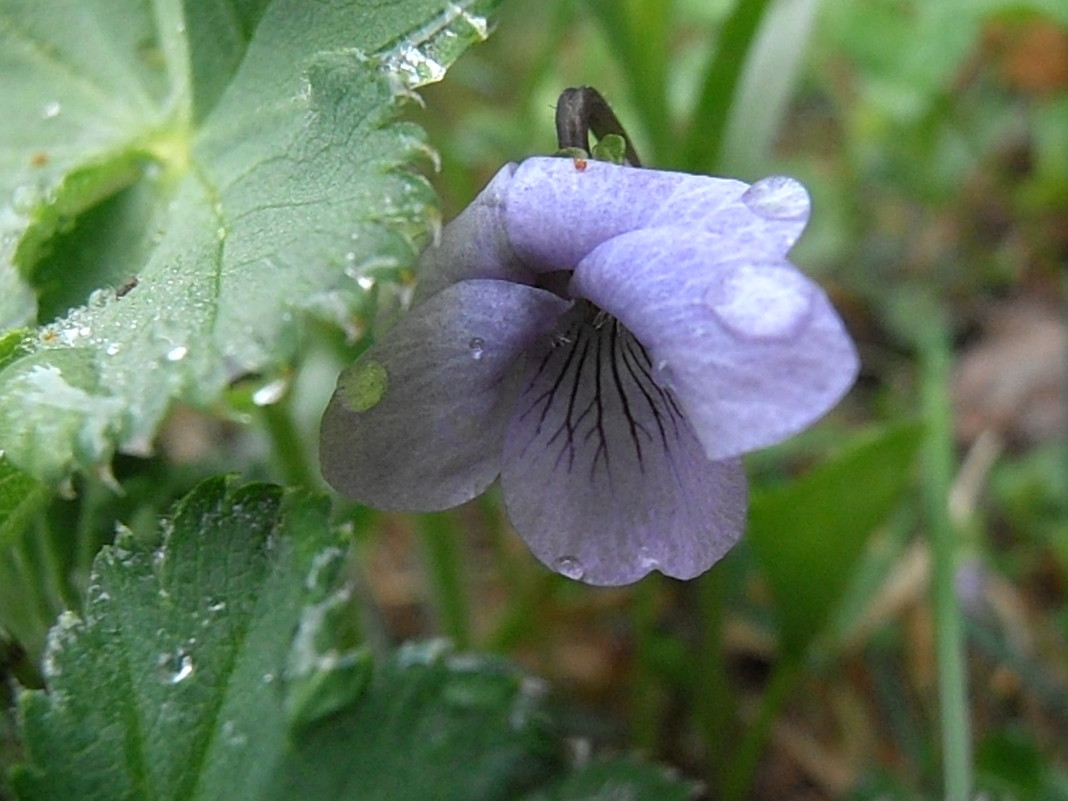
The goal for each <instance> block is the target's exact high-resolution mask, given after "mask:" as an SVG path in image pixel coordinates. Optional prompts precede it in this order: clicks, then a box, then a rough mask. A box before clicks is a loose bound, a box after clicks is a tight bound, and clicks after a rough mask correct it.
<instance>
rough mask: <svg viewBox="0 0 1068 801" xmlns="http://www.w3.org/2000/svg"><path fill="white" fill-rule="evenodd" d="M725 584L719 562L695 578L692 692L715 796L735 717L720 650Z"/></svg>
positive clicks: (720, 787) (722, 776)
mask: <svg viewBox="0 0 1068 801" xmlns="http://www.w3.org/2000/svg"><path fill="white" fill-rule="evenodd" d="M725 584H726V573H725V571H724V569H723V566H722V565H721V566H719V567H717V568H715V569H713V570H710V571H708V572H707V573H705V575H703V576H702V577H701V578H700V580H699V581H698V582H697V592H698V597H697V606H698V609H699V610H700V615H701V627H702V630H701V643H700V646H699V650H698V654H697V670H696V671H695V675H696V676H697V683H696V684H695V686H694V689H693V693H694V698H695V699H696V704H697V706H696V713H695V714H696V715H697V717H698V723H699V726H700V730H701V732H702V734H703V736H704V740H705V753H706V754H708V770H709V774H710V777H711V781H712V785H713V787H715V788H717V789H718V790H719V791H720V792H719V793H716V794H715V795H716V797H717V798H718V797H720V796H721V795H722V790H723V788H724V785H725V781H726V776H727V773H726V769H727V764H728V762H729V760H730V757H731V745H732V744H733V743H734V742H735V740H734V734H735V724H736V720H737V719H736V717H735V716H736V714H737V710H736V709H735V703H734V697H733V695H731V686H730V680H729V677H728V674H727V660H726V657H725V654H724V651H723V630H724V625H723V624H724V619H725V617H726V615H725V614H724V598H725V597H726V586H725Z"/></svg>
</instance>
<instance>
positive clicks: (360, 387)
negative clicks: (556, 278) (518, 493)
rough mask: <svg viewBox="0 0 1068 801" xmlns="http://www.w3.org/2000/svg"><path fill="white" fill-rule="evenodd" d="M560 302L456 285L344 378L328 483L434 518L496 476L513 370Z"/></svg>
mask: <svg viewBox="0 0 1068 801" xmlns="http://www.w3.org/2000/svg"><path fill="white" fill-rule="evenodd" d="M568 306H569V303H568V302H567V301H564V300H561V299H560V298H559V297H557V296H556V295H553V294H552V293H550V292H546V291H544V290H540V289H535V288H533V287H528V286H523V285H521V284H514V283H509V282H506V281H482V280H476V281H463V282H460V283H458V284H454V285H453V286H451V287H448V288H446V289H443V290H441V291H440V292H438V293H437V294H435V295H434V296H432V297H431V298H429V299H427V300H426V301H425V302H424V303H422V304H420V305H419V306H417V307H415V308H414V309H412V311H411V312H409V313H408V314H407V315H406V316H404V317H403V318H401V320H400V321H399V322H398V323H397V324H396V325H395V326H394V327H393V328H391V329H390V330H389V331H387V332H386V333H385V335H383V336H382V337H381V338H380V339H379V340H378V342H376V343H375V344H374V345H372V346H371V347H370V348H368V349H367V351H365V352H364V353H363V354H362V355H361V356H360V358H359V359H358V360H357V361H356V362H355V363H354V364H353V365H352V366H350V367H349V368H348V369H346V370H345V372H344V373H342V375H341V378H339V379H338V389H337V391H336V392H335V393H334V397H333V398H332V399H331V401H330V405H329V406H328V408H327V410H326V413H325V415H324V416H323V422H322V427H321V432H320V459H321V462H322V467H323V475H324V477H325V478H326V480H327V481H328V482H329V483H330V484H331V486H333V487H334V488H335V489H337V490H338V491H339V492H341V493H342V494H344V495H347V496H349V497H351V498H353V499H354V500H357V501H360V502H361V503H365V504H368V505H369V506H375V507H377V508H380V509H391V510H395V511H434V510H438V509H446V508H449V507H452V506H456V505H458V504H460V503H463V502H465V501H468V500H470V499H471V498H474V497H475V496H476V495H478V494H479V493H481V492H482V491H484V490H485V489H486V487H487V486H489V484H490V483H491V482H492V481H493V480H494V478H496V476H497V474H498V472H499V469H500V461H501V444H502V441H503V435H504V426H505V423H506V421H507V419H508V416H509V414H510V412H511V409H512V407H513V405H514V400H515V386H514V381H512V382H510V381H509V374H510V373H512V374H513V375H514V372H515V371H514V369H513V367H514V365H515V363H516V361H517V359H518V357H519V355H520V354H521V353H522V351H523V350H524V349H525V348H527V347H528V346H529V345H530V344H531V343H532V342H533V341H534V340H535V339H537V338H539V337H544V336H546V334H547V332H548V331H549V330H551V329H552V328H553V327H554V325H555V324H556V322H557V321H558V318H559V317H560V315H561V314H563V313H564V312H565V311H566V310H567V308H568Z"/></svg>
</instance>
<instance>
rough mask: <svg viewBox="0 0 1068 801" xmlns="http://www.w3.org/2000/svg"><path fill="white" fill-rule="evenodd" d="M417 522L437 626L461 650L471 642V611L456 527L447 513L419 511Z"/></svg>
mask: <svg viewBox="0 0 1068 801" xmlns="http://www.w3.org/2000/svg"><path fill="white" fill-rule="evenodd" d="M418 526H419V534H420V536H421V538H422V540H423V554H424V562H425V565H426V570H427V574H428V578H429V580H430V586H431V588H432V591H433V593H434V609H435V612H436V614H437V619H438V626H439V627H440V628H441V631H442V632H443V633H444V634H445V636H447V637H448V638H449V639H451V640H452V641H453V643H454V644H455V645H456V647H457V649H459V650H461V651H462V650H465V649H467V648H469V647H470V646H471V614H470V606H469V604H468V598H467V593H466V592H465V591H464V586H465V585H464V571H463V567H462V560H461V559H460V554H459V549H458V548H457V546H456V543H457V542H458V541H459V537H458V536H457V532H456V527H455V526H453V525H452V522H451V520H450V519H449V516H448V515H447V514H429V515H420V517H419V523H418Z"/></svg>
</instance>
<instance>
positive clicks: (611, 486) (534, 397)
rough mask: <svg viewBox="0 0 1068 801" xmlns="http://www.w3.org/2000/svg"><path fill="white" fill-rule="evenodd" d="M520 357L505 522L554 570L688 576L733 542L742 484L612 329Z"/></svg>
mask: <svg viewBox="0 0 1068 801" xmlns="http://www.w3.org/2000/svg"><path fill="white" fill-rule="evenodd" d="M589 309H590V307H589V305H588V304H577V305H576V306H575V308H573V309H572V311H571V312H569V313H568V316H567V318H565V321H566V322H568V323H570V324H571V325H570V327H567V326H565V327H563V328H561V329H560V335H559V336H558V337H557V339H556V340H555V342H545V343H544V344H541V345H538V346H535V348H533V349H532V350H531V351H530V352H529V353H528V354H527V363H526V373H527V377H526V378H524V381H523V384H522V391H521V394H520V396H519V400H518V402H517V405H516V408H515V413H514V416H513V417H512V420H511V421H510V422H509V424H508V429H507V433H506V437H505V446H504V462H503V464H502V468H501V486H502V489H503V492H504V501H505V506H506V508H507V510H508V516H509V519H510V520H511V521H512V524H513V525H514V526H515V529H516V531H517V532H518V533H519V534H520V536H521V537H522V538H523V539H524V540H525V541H526V543H527V545H528V546H529V547H530V549H531V551H532V552H533V553H534V554H535V556H537V557H538V558H539V559H540V560H541V561H542V562H544V563H545V564H546V565H547V566H548V567H549V568H551V569H552V570H555V571H557V572H559V573H562V574H564V575H566V576H568V577H570V578H573V579H580V580H582V581H584V582H586V583H589V584H600V585H619V584H629V583H631V582H633V581H637V580H638V579H640V578H641V577H642V576H644V575H646V574H647V573H649V572H650V571H652V570H659V571H660V572H662V573H665V574H667V575H669V576H674V577H676V578H692V577H694V576H696V575H698V574H700V573H702V572H704V571H705V570H707V569H708V568H709V567H710V566H711V565H712V564H713V563H714V562H716V561H717V560H718V559H720V558H721V557H722V556H723V555H724V554H725V553H726V552H727V551H728V550H729V549H730V548H731V546H732V545H734V543H735V542H736V541H737V540H738V537H739V535H740V534H741V531H742V528H743V526H744V520H745V505H746V490H745V477H744V474H743V471H742V467H741V464H740V462H739V460H737V459H731V460H727V461H718V462H713V461H709V460H708V459H707V458H706V457H705V455H704V453H703V451H702V448H701V445H700V443H698V442H697V440H696V439H695V438H694V436H693V433H692V432H691V430H690V428H689V426H688V424H687V422H686V420H685V418H684V417H683V414H682V412H681V410H680V409H679V408H678V406H677V405H676V404H675V402H674V400H673V399H672V397H671V396H670V394H669V393H666V392H664V391H663V390H662V389H660V388H659V387H657V385H656V384H655V383H654V381H653V380H652V377H651V371H652V365H651V364H650V362H649V359H648V356H647V355H646V354H645V353H644V351H643V349H642V348H641V346H640V345H638V343H637V342H636V341H635V340H634V338H633V337H631V336H630V335H629V334H628V333H627V332H626V331H625V330H624V329H623V328H622V326H620V325H619V324H618V323H616V321H614V320H611V318H603V319H601V320H600V321H599V322H600V323H602V325H601V326H600V327H597V328H595V327H594V326H593V325H591V324H590V323H589V322H587V323H586V324H585V325H582V324H581V323H582V316H583V315H584V314H586V313H587V312H588V311H589Z"/></svg>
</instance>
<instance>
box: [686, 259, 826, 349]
mask: <svg viewBox="0 0 1068 801" xmlns="http://www.w3.org/2000/svg"><path fill="white" fill-rule="evenodd" d="M705 303H706V304H708V306H709V308H710V309H711V310H712V311H713V312H714V313H715V314H716V316H717V317H719V319H720V320H721V321H722V322H723V324H724V325H725V326H726V327H727V328H728V329H729V330H730V331H731V333H733V334H734V335H735V336H738V337H741V338H744V339H779V338H782V337H787V336H790V335H792V334H794V333H796V332H797V331H798V330H799V329H800V327H801V325H802V324H803V323H804V322H805V320H806V319H807V317H808V312H809V309H811V308H812V287H811V286H810V285H809V283H808V282H807V281H806V279H805V277H804V276H803V275H801V274H800V273H799V272H797V271H796V270H792V269H788V268H784V267H768V266H757V265H746V266H744V267H741V268H739V269H737V270H735V271H734V272H733V273H731V274H729V275H728V276H727V278H726V279H725V280H723V281H722V282H720V283H718V284H716V285H714V286H713V287H712V288H711V289H709V290H708V293H707V294H706V295H705Z"/></svg>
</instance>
